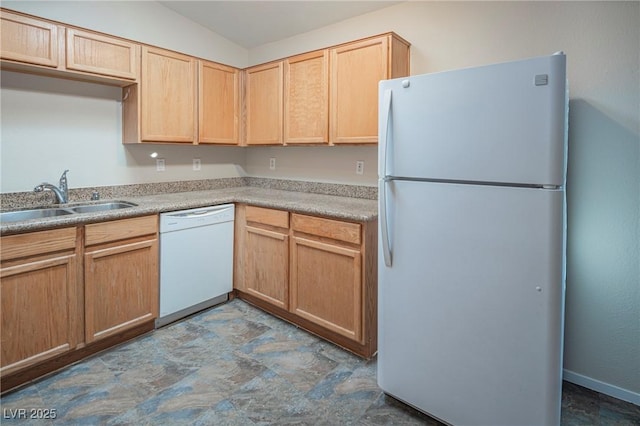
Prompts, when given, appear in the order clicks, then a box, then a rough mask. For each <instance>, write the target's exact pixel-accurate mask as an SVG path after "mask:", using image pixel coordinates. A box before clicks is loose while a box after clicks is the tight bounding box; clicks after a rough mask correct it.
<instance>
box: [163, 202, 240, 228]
mask: <svg viewBox="0 0 640 426" xmlns="http://www.w3.org/2000/svg"><path fill="white" fill-rule="evenodd" d="M234 214H235V206H234V205H233V204H222V205H218V206H211V207H199V208H195V209H189V210H180V211H175V212H167V213H161V214H160V233H163V232H171V231H178V230H181V229H185V228H193V227H198V226H206V225H213V224H216V223H223V222H233V220H234Z"/></svg>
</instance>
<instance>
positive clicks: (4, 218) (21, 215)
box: [0, 208, 73, 222]
mask: <svg viewBox="0 0 640 426" xmlns="http://www.w3.org/2000/svg"><path fill="white" fill-rule="evenodd" d="M69 214H73V212H72V211H71V210H68V209H63V208H53V209H30V210H18V211H13V212H2V213H0V222H20V221H22V220H30V219H44V218H47V217H56V216H66V215H69Z"/></svg>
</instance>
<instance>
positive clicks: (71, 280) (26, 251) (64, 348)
mask: <svg viewBox="0 0 640 426" xmlns="http://www.w3.org/2000/svg"><path fill="white" fill-rule="evenodd" d="M76 238H77V230H76V228H75V227H74V228H65V229H56V230H51V231H42V232H32V233H29V234H22V235H14V236H9V237H3V238H2V250H1V253H2V267H1V269H0V274H1V281H0V286H1V288H2V291H1V293H2V294H1V297H2V299H1V305H2V313H1V316H2V330H0V336H1V339H2V345H1V346H2V358H1V359H2V367H1V369H0V372H1V374H2V376H3V377H4V376H5V375H7V374H10V373H13V372H15V371H18V370H21V369H24V368H27V367H30V366H32V365H34V364H37V363H39V362H42V361H46V360H49V359H51V358H54V357H56V356H58V355H60V354H63V353H65V352H68V351H70V350H72V349H74V348H75V347H76V345H77V343H78V341H79V338H80V336H78V329H77V327H76V322H77V320H78V318H77V317H78V315H77V314H78V305H77V300H76V296H77V293H78V288H77V286H78V258H79V256H78V253H77V251H76V247H77V246H76Z"/></svg>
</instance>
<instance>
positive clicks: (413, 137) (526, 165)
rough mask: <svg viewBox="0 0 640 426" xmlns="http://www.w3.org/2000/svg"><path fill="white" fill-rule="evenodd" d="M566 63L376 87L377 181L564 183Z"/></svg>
mask: <svg viewBox="0 0 640 426" xmlns="http://www.w3.org/2000/svg"><path fill="white" fill-rule="evenodd" d="M565 62H566V59H565V56H564V55H553V56H548V57H541V58H533V59H527V60H522V61H514V62H508V63H504V64H496V65H488V66H484V67H477V68H466V69H461V70H455V71H447V72H440V73H434V74H424V75H418V76H413V77H406V78H404V79H394V80H386V81H382V82H380V90H379V92H380V108H379V114H380V117H379V120H378V122H379V126H380V129H379V133H380V144H379V150H380V154H381V155H380V158H381V159H382V158H385V156H384V155H382V154H383V153H384V151H385V149H386V151H387V152H386V158H387V162H386V164H384V165H381V167H380V168H381V170H382V171H381V173H380V176H381V177H384V176H386V175H390V176H400V177H409V178H426V179H443V180H458V181H474V182H504V183H517V184H528V185H536V184H538V185H551V186H561V185H564V176H565V172H564V171H565V159H564V158H565V144H564V139H565V128H566V125H565V122H566V75H565ZM389 91H390V92H391V94H389ZM390 95H392V96H390ZM389 97H390V98H391V103H390V108H387V107H385V105H386V104H387V102H386V101H388V100H389ZM387 114H390V115H389V116H388V115H387ZM385 126H387V127H385ZM385 130H387V131H386V132H385ZM385 142H386V143H385Z"/></svg>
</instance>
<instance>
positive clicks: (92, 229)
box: [85, 215, 158, 246]
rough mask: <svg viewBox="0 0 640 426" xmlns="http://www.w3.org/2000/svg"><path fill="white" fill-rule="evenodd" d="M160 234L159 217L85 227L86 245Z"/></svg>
mask: <svg viewBox="0 0 640 426" xmlns="http://www.w3.org/2000/svg"><path fill="white" fill-rule="evenodd" d="M157 232H158V216H156V215H153V216H143V217H135V218H132V219H122V220H114V221H112V222H103V223H93V224H90V225H86V226H85V245H87V246H90V245H94V244H101V243H107V242H109V241H118V240H124V239H126V238H133V237H140V236H143V235H153V234H156V233H157Z"/></svg>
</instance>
